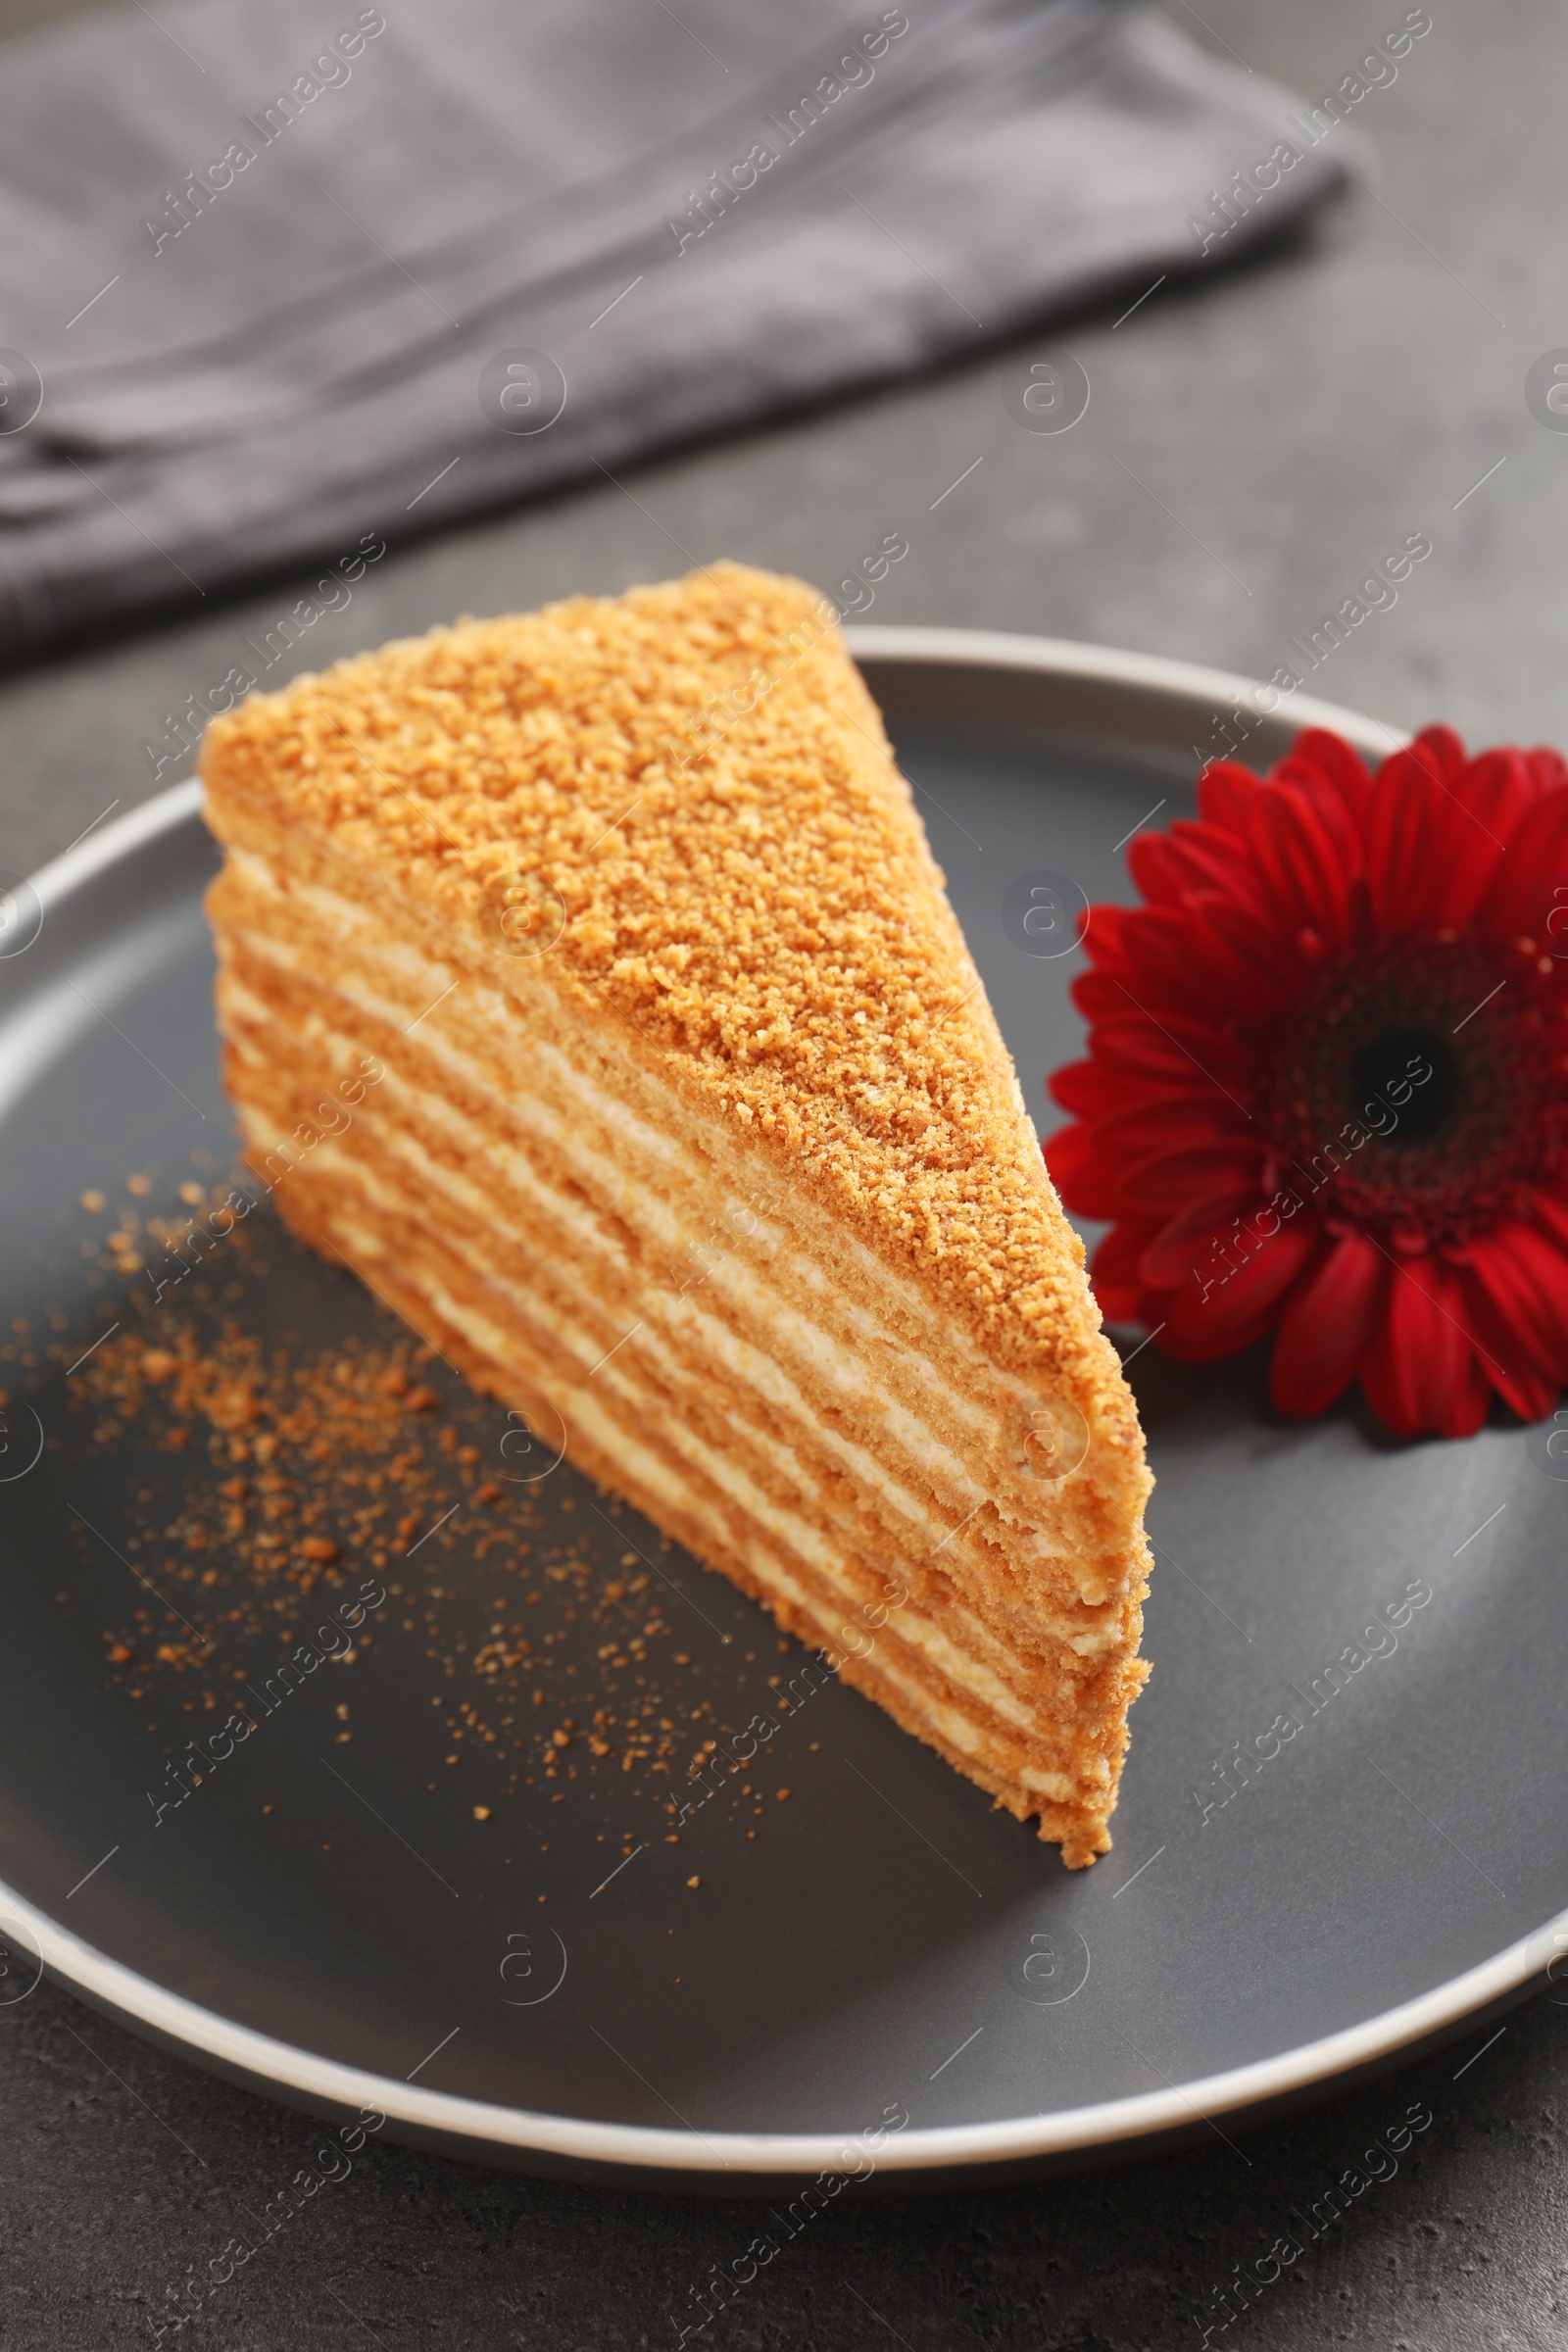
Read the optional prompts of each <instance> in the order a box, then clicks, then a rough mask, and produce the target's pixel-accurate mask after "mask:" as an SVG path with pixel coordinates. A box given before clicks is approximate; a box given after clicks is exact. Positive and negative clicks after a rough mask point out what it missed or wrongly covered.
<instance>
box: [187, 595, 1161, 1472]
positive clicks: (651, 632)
mask: <svg viewBox="0 0 1568 2352" xmlns="http://www.w3.org/2000/svg"><path fill="white" fill-rule="evenodd" d="M202 772H203V775H204V778H205V780H206V783H207V786H208V793H209V805H210V809H211V812H212V816H213V822H214V826H215V829H216V830H217V831H218V833H219V834H220V835H221V837H223V838H225V839H227V838H229V837H230V836H231V834H232V833H233V832H235V831H236V830H239V831H242V830H243V824H244V818H245V813H246V811H247V810H248V811H250V812H251V814H252V815H253V817H255V818H265V819H267V820H269V821H270V823H272V824H277V825H280V826H282V827H283V828H285V830H286V832H287V833H288V834H290V835H291V836H294V837H296V838H298V839H300V840H302V841H304V840H306V839H307V838H308V837H310V836H312V835H315V836H325V837H327V838H328V839H329V841H330V843H331V845H332V846H333V847H334V848H335V849H336V851H338V852H340V853H343V854H345V855H346V856H347V857H348V858H349V859H351V860H352V862H353V863H354V864H355V866H357V867H358V868H360V869H361V871H362V872H363V871H364V869H366V868H369V869H371V870H372V871H378V872H380V873H382V874H384V875H385V878H386V885H387V893H388V898H387V905H388V920H389V922H394V921H395V920H396V916H395V914H394V913H393V911H392V909H393V907H395V905H396V903H397V899H398V897H399V895H400V894H408V895H409V896H411V897H412V899H413V901H414V902H415V903H416V905H417V907H419V909H420V910H421V912H422V913H423V915H425V916H426V917H429V918H433V919H434V920H435V921H436V923H437V924H438V925H439V928H440V932H441V937H442V938H443V940H444V941H446V942H447V943H448V945H447V947H446V948H445V950H444V951H443V952H444V953H445V954H446V955H447V957H448V960H449V961H450V962H451V964H452V967H453V969H454V971H463V970H465V969H479V968H485V969H488V970H489V971H490V973H491V976H492V977H494V976H497V975H501V976H502V977H503V979H504V981H505V980H506V978H507V976H508V975H510V984H511V985H513V986H514V987H516V988H519V989H520V987H521V985H522V984H523V982H524V981H526V983H527V984H528V985H529V986H532V985H534V984H535V983H537V982H544V983H546V984H547V985H550V986H554V987H557V988H561V989H566V990H569V991H570V992H572V993H573V994H575V995H579V997H587V998H589V999H591V1001H592V1002H593V1003H594V1004H595V1005H598V1006H599V1007H600V1008H601V1010H602V1012H603V1013H604V1014H605V1015H608V1016H610V1017H612V1018H618V1019H619V1020H622V1021H625V1022H627V1023H629V1024H631V1025H632V1026H633V1027H634V1028H635V1030H636V1031H637V1032H638V1034H639V1036H640V1038H641V1039H642V1040H643V1041H644V1042H645V1044H646V1045H647V1046H648V1047H649V1048H651V1049H652V1050H653V1051H654V1052H655V1053H656V1054H659V1055H660V1056H661V1057H662V1058H663V1059H665V1060H666V1062H667V1065H668V1066H669V1068H670V1070H671V1073H672V1075H675V1076H677V1077H684V1078H685V1079H686V1080H687V1081H688V1082H690V1081H692V1080H695V1081H696V1083H697V1084H698V1085H699V1086H700V1087H701V1088H702V1089H703V1090H704V1093H705V1095H706V1096H707V1097H708V1099H709V1100H710V1101H711V1103H714V1104H715V1105H716V1106H717V1107H718V1108H720V1109H721V1110H722V1111H723V1112H724V1114H725V1115H726V1116H727V1117H728V1118H730V1119H732V1120H734V1121H736V1122H737V1123H739V1124H740V1125H741V1126H743V1127H745V1128H746V1129H747V1130H748V1131H749V1133H750V1135H751V1136H752V1138H753V1139H754V1140H755V1142H756V1144H757V1147H758V1148H759V1149H760V1150H761V1151H762V1152H764V1153H766V1154H768V1155H770V1156H775V1157H778V1158H781V1159H787V1160H788V1161H789V1162H790V1164H791V1166H792V1167H793V1169H794V1170H795V1171H796V1172H797V1173H798V1175H799V1176H800V1177H801V1178H802V1179H803V1180H804V1181H806V1182H808V1183H809V1184H810V1185H811V1187H812V1189H813V1190H815V1191H816V1192H817V1193H818V1194H819V1195H823V1196H825V1197H826V1198H828V1199H829V1200H831V1201H833V1202H834V1203H835V1204H836V1205H837V1207H838V1209H839V1211H840V1213H842V1214H843V1215H845V1216H846V1217H847V1218H849V1219H851V1220H852V1221H854V1222H855V1223H856V1224H858V1226H859V1227H860V1228H861V1229H862V1230H863V1231H864V1232H865V1234H866V1238H867V1240H868V1241H870V1242H871V1244H872V1246H873V1247H876V1248H878V1249H879V1250H883V1251H885V1252H887V1253H888V1254H890V1255H892V1256H893V1257H894V1258H896V1259H897V1258H900V1257H902V1258H903V1259H904V1260H905V1262H906V1263H907V1265H908V1267H909V1270H910V1271H911V1272H912V1273H913V1274H914V1275H915V1277H916V1278H917V1279H918V1280H920V1281H922V1282H923V1284H924V1285H925V1287H927V1288H928V1289H932V1288H934V1289H935V1290H936V1291H938V1292H939V1293H941V1294H943V1295H944V1296H946V1297H947V1298H948V1299H951V1300H952V1301H953V1302H954V1304H955V1305H957V1304H958V1303H959V1301H960V1300H961V1301H962V1304H963V1307H964V1309H965V1310H966V1311H965V1320H966V1321H967V1322H968V1324H969V1327H970V1328H971V1329H972V1330H973V1332H974V1336H975V1338H976V1340H977V1341H978V1342H979V1343H980V1344H981V1345H982V1346H984V1347H985V1348H987V1350H988V1352H991V1353H993V1354H995V1355H996V1356H998V1357H999V1358H1000V1359H1001V1360H1002V1361H1004V1362H1008V1363H1010V1364H1011V1365H1012V1366H1013V1367H1014V1368H1015V1369H1017V1370H1019V1371H1021V1372H1028V1371H1030V1370H1034V1369H1037V1368H1044V1367H1046V1366H1051V1365H1054V1366H1055V1367H1057V1368H1059V1369H1061V1370H1064V1371H1066V1370H1070V1371H1071V1372H1072V1373H1073V1374H1074V1375H1075V1376H1076V1377H1078V1378H1079V1379H1084V1378H1088V1379H1089V1380H1090V1381H1091V1382H1092V1384H1093V1385H1094V1386H1095V1387H1096V1388H1097V1389H1098V1390H1099V1392H1100V1395H1099V1399H1098V1401H1099V1403H1100V1407H1101V1414H1100V1416H1099V1417H1100V1418H1101V1421H1102V1428H1103V1432H1104V1434H1106V1435H1110V1434H1112V1433H1113V1432H1117V1431H1119V1432H1120V1433H1121V1435H1122V1436H1123V1439H1124V1442H1125V1443H1126V1444H1127V1445H1128V1446H1129V1447H1135V1446H1136V1444H1137V1432H1136V1423H1135V1422H1134V1420H1133V1416H1132V1412H1131V1406H1130V1401H1129V1400H1128V1399H1127V1397H1126V1392H1125V1390H1124V1389H1122V1387H1121V1383H1120V1380H1119V1375H1118V1374H1117V1372H1116V1366H1115V1357H1114V1354H1113V1352H1112V1351H1111V1350H1110V1348H1109V1347H1108V1344H1107V1343H1105V1342H1104V1341H1103V1338H1101V1336H1100V1333H1099V1316H1098V1314H1097V1313H1096V1310H1095V1308H1094V1305H1093V1301H1092V1300H1091V1299H1090V1296H1089V1293H1088V1289H1087V1286H1086V1284H1085V1281H1084V1276H1083V1272H1082V1250H1081V1247H1080V1246H1079V1244H1078V1242H1077V1240H1076V1238H1075V1237H1074V1235H1073V1234H1072V1231H1071V1228H1070V1227H1069V1226H1068V1225H1067V1223H1066V1221H1065V1219H1064V1218H1063V1216H1062V1214H1061V1211H1060V1209H1059V1207H1058V1206H1057V1203H1056V1200H1055V1196H1054V1193H1053V1191H1052V1189H1051V1185H1050V1182H1049V1180H1048V1178H1047V1176H1046V1173H1045V1169H1044V1166H1043V1163H1042V1161H1041V1157H1040V1152H1039V1149H1038V1146H1037V1144H1036V1142H1035V1139H1034V1136H1033V1133H1032V1131H1031V1130H1030V1128H1029V1125H1028V1122H1027V1119H1026V1117H1025V1115H1024V1112H1023V1108H1022V1103H1021V1099H1020V1097H1019V1095H1018V1091H1017V1083H1016V1080H1015V1078H1014V1076H1013V1073H1012V1069H1011V1065H1010V1063H1009V1061H1008V1059H1007V1056H1006V1053H1005V1048H1004V1047H1003V1044H1002V1041H1001V1037H1000V1034H999V1032H998V1030H997V1026H996V1022H995V1019H994V1018H993V1015H992V1012H991V1008H990V1006H989V1005H988V1004H987V1002H986V998H985V992H984V990H983V989H982V987H981V985H980V981H979V976H978V974H977V973H976V971H975V968H974V965H973V963H972V962H971V960H970V958H969V955H968V952H967V950H966V948H965V946H964V944H963V940H962V937H961V935H960V933H959V931H958V928H957V924H956V920H955V918H954V915H953V913H952V910H951V908H950V907H949V906H948V903H947V899H946V896H945V893H944V891H943V887H942V877H941V875H940V873H939V871H938V869H937V867H936V865H935V863H934V861H933V859H932V858H931V854H930V851H929V849H928V847H927V845H926V840H925V835H924V831H923V829H922V827H921V824H920V821H919V817H918V815H917V813H916V810H915V808H914V804H913V801H912V798H911V796H910V792H909V788H908V786H907V784H906V783H905V781H904V779H903V778H902V777H901V776H900V774H899V772H898V769H897V767H896V766H895V764H894V761H893V758H892V755H891V753H890V751H889V749H888V744H887V739H886V736H885V734H884V732H883V729H882V724H881V720H880V717H879V716H878V713H877V711H876V709H875V707H874V705H873V704H872V702H871V699H870V697H869V695H868V694H867V692H866V690H865V687H864V685H863V683H862V682H861V679H860V677H859V674H858V671H857V670H856V668H855V666H854V664H853V663H852V662H851V661H850V659H849V656H848V654H847V652H846V651H845V648H844V644H843V641H842V639H841V638H840V636H839V634H838V631H837V628H836V626H835V625H834V622H833V618H832V615H831V613H830V611H829V609H828V608H827V607H826V606H825V605H824V603H823V601H822V600H821V598H819V597H818V596H817V595H816V594H815V593H814V592H813V591H812V590H810V589H809V588H807V587H805V586H803V585H802V584H801V583H800V582H799V581H796V580H789V579H780V578H775V577H773V576H772V575H770V574H767V573H764V572H760V571H753V570H749V569H747V568H745V567H743V566H741V565H739V564H715V565H713V566H712V567H711V568H705V569H702V570H699V571H695V572H693V573H691V574H690V575H689V576H688V577H687V578H686V579H683V580H677V581H673V582H670V583H667V584H665V585H662V586H659V587H649V588H636V589H633V590H631V591H630V592H629V593H628V594H626V595H624V596H621V597H616V598H611V599H595V598H588V597H575V598H572V599H570V600H569V601H567V602H566V603H564V604H559V605H553V606H550V607H547V608H546V609H545V610H544V611H542V612H539V613H530V614H526V615H523V616H521V617H507V618H503V619H498V620H464V621H460V622H459V623H458V624H457V625H456V626H454V627H451V628H439V629H435V630H432V631H431V633H430V634H429V635H428V636H427V637H422V638H417V639H406V640H402V641H399V642H397V643H394V644H391V645H388V646H385V647H383V648H382V649H381V651H380V652H378V653H374V654H368V655H362V656H359V657H357V658H356V659H354V660H352V661H347V662H340V663H338V665H337V666H336V667H335V668H333V669H331V670H328V671H327V672H325V673H324V674H323V675H321V676H314V675H307V676H304V677H300V678H297V679H295V680H294V681H293V683H292V684H291V685H289V686H287V687H285V688H283V689H282V690H281V691H280V692H278V693H276V694H267V695H253V696H252V697H251V698H250V700H249V701H248V702H246V703H245V704H243V705H242V706H241V707H240V708H239V709H238V710H237V711H233V712H231V713H229V714H228V715H226V716H224V717H221V718H218V719H215V720H214V722H213V724H212V725H211V727H210V728H209V730H208V735H207V741H206V745H205V747H204V750H203V757H202ZM519 948H521V949H523V950H524V951H532V950H535V949H537V950H538V951H540V952H539V953H537V954H532V953H524V954H522V955H520V956H519V955H518V953H517V951H518V949H519Z"/></svg>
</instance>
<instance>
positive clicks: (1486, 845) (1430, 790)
mask: <svg viewBox="0 0 1568 2352" xmlns="http://www.w3.org/2000/svg"><path fill="white" fill-rule="evenodd" d="M1498 855H1499V844H1498V843H1497V842H1496V840H1495V838H1494V836H1493V835H1492V833H1491V832H1490V831H1489V830H1488V828H1487V826H1486V825H1485V824H1484V823H1483V822H1482V820H1481V819H1480V818H1479V817H1478V816H1477V815H1476V814H1475V813H1474V812H1473V811H1472V810H1471V809H1468V808H1467V807H1466V806H1465V804H1464V802H1463V800H1461V799H1460V798H1459V797H1458V795H1457V794H1456V793H1455V792H1454V791H1453V789H1452V788H1451V786H1449V785H1447V784H1446V783H1444V782H1441V781H1440V780H1439V779H1438V777H1436V776H1435V775H1434V774H1433V772H1432V768H1431V765H1430V763H1429V762H1428V761H1427V760H1423V758H1422V757H1421V755H1420V753H1419V752H1417V751H1414V750H1411V751H1407V752H1396V753H1395V754H1394V756H1393V757H1392V759H1388V760H1384V762H1383V765H1382V766H1381V767H1380V768H1379V769H1378V772H1377V780H1376V782H1375V783H1374V784H1373V786H1372V798H1371V802H1370V804H1369V807H1368V811H1367V852H1366V876H1367V886H1368V888H1369V890H1370V892H1371V896H1372V908H1373V914H1374V916H1375V918H1376V920H1377V922H1378V923H1379V925H1380V926H1381V927H1382V928H1383V929H1384V930H1385V931H1416V930H1431V931H1436V930H1441V929H1443V928H1445V927H1446V928H1448V929H1451V930H1457V929H1458V927H1459V925H1460V924H1461V923H1464V922H1466V921H1468V919H1469V917H1470V914H1471V912H1472V911H1473V909H1474V907H1475V905H1476V902H1477V901H1478V900H1479V898H1480V897H1481V894H1482V892H1483V891H1484V890H1485V888H1486V886H1487V883H1488V882H1489V880H1490V879H1491V876H1492V871H1493V868H1494V867H1495V864H1496V862H1497V858H1498Z"/></svg>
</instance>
